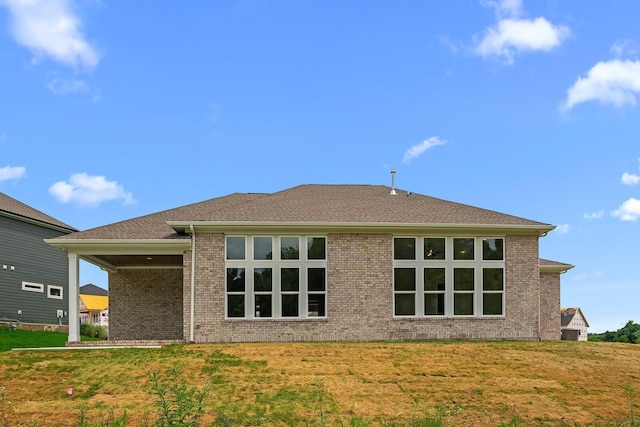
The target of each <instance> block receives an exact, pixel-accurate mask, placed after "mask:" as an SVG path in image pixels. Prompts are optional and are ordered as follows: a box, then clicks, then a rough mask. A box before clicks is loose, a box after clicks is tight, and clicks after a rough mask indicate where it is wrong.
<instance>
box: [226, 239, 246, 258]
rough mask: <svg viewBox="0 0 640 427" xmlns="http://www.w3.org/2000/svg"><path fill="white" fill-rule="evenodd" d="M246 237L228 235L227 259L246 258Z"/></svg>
mask: <svg viewBox="0 0 640 427" xmlns="http://www.w3.org/2000/svg"><path fill="white" fill-rule="evenodd" d="M244 248H245V244H244V237H227V259H244V258H245V254H244Z"/></svg>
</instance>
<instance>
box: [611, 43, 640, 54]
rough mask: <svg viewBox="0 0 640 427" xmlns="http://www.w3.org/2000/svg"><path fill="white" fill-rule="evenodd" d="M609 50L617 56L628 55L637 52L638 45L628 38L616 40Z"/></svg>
mask: <svg viewBox="0 0 640 427" xmlns="http://www.w3.org/2000/svg"><path fill="white" fill-rule="evenodd" d="M610 50H611V52H612V53H613V54H614V55H615V56H616V57H617V58H621V57H623V56H626V57H629V56H633V55H635V54H637V53H638V45H637V44H636V43H635V42H634V41H633V40H629V39H625V40H617V41H616V42H615V43H614V44H613V45H612V46H611V49H610Z"/></svg>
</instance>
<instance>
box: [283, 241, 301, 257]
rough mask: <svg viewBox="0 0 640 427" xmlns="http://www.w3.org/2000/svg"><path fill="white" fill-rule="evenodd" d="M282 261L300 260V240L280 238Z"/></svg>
mask: <svg viewBox="0 0 640 427" xmlns="http://www.w3.org/2000/svg"><path fill="white" fill-rule="evenodd" d="M280 259H300V238H299V237H281V238H280Z"/></svg>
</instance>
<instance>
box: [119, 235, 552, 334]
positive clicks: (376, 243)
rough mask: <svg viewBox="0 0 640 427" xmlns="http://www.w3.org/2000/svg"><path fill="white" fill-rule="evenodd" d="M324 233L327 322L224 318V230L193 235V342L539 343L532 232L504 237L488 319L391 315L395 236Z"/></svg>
mask: <svg viewBox="0 0 640 427" xmlns="http://www.w3.org/2000/svg"><path fill="white" fill-rule="evenodd" d="M327 237H328V238H327V245H328V251H327V278H328V280H327V282H328V288H327V310H328V312H327V318H326V319H306V320H298V319H295V320H288V319H287V320H284V319H261V320H242V319H232V320H225V318H224V315H225V313H224V298H225V293H224V291H225V289H224V287H225V267H224V235H223V234H219V233H198V234H197V235H196V275H195V278H196V286H195V288H196V293H195V316H194V319H195V321H194V340H195V341H197V342H235V341H328V340H329V341H344V340H347V341H360V340H422V339H524V340H537V339H539V337H540V335H539V328H540V316H539V308H540V278H539V277H540V276H539V266H538V238H537V236H507V237H506V241H505V254H506V272H505V274H506V288H505V298H506V315H505V316H504V317H501V318H489V319H451V318H442V319H433V318H430V319H394V318H393V313H392V301H393V289H392V281H393V279H392V274H393V261H392V249H391V248H392V239H393V236H392V235H391V234H349V233H332V234H329V235H328V236H327ZM184 265H185V268H184V271H183V272H182V280H183V294H182V295H183V306H182V308H183V310H184V313H185V316H184V321H183V322H182V334H183V336H184V337H185V339H187V338H188V337H189V327H190V325H189V313H190V287H191V255H190V253H187V254H185V256H184ZM110 300H111V298H110ZM112 320H113V317H112Z"/></svg>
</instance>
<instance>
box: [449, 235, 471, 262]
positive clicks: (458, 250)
mask: <svg viewBox="0 0 640 427" xmlns="http://www.w3.org/2000/svg"><path fill="white" fill-rule="evenodd" d="M473 241H474V239H473V238H464V239H453V259H456V260H473V259H474V254H473V246H474V245H473Z"/></svg>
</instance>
